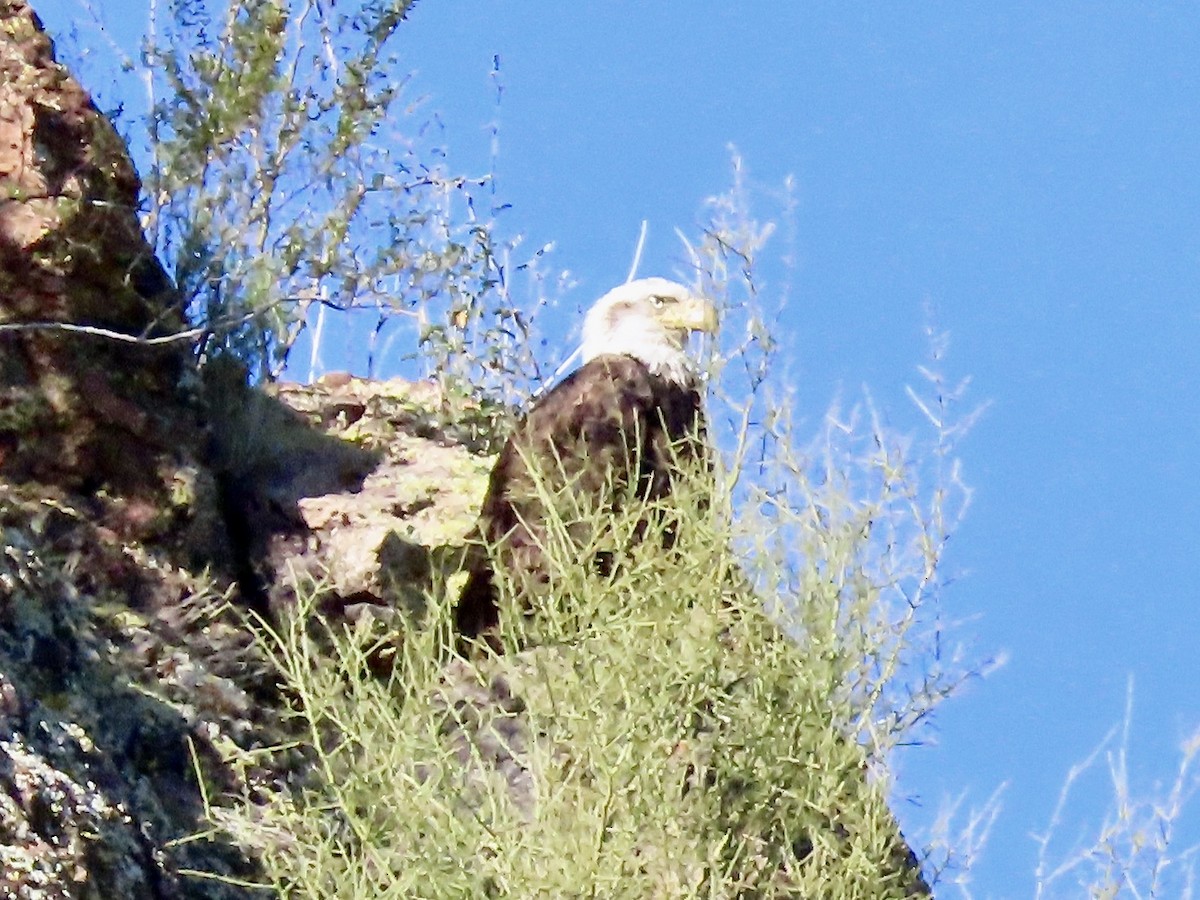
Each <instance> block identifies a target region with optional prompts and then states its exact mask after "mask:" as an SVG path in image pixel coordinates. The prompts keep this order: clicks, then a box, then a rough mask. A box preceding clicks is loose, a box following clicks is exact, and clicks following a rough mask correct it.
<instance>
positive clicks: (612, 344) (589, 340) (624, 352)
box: [580, 316, 696, 385]
mask: <svg viewBox="0 0 1200 900" xmlns="http://www.w3.org/2000/svg"><path fill="white" fill-rule="evenodd" d="M685 340H686V336H685V335H683V334H680V335H674V334H672V333H670V332H666V331H663V330H662V329H661V328H649V329H648V328H647V327H646V323H645V321H644V320H643V319H641V318H639V317H636V316H629V317H626V318H623V319H622V320H621V321H620V322H618V323H616V324H615V325H614V323H612V322H597V321H593V320H592V319H591V318H590V317H589V318H588V320H587V321H585V322H584V326H583V346H582V347H581V348H580V353H581V355H582V356H583V361H584V362H585V363H587V362H590V361H591V360H593V359H595V358H596V357H597V356H603V355H604V354H613V355H617V356H632V357H633V358H634V359H636V360H638V361H639V362H641V363H642V364H643V365H645V366H646V368H648V369H649V370H650V371H651V372H652V373H653V374H655V375H658V376H659V377H661V378H666V379H667V380H669V381H673V382H675V383H676V384H682V385H687V384H691V383H692V382H694V381H695V380H696V373H695V370H694V369H693V367H692V361H691V360H690V359H689V358H688V355H687V352H686V350H685V349H684V341H685Z"/></svg>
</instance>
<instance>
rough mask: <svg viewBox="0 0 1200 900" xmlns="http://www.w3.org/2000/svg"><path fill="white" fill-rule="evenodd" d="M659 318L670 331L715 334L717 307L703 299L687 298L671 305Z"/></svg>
mask: <svg viewBox="0 0 1200 900" xmlns="http://www.w3.org/2000/svg"><path fill="white" fill-rule="evenodd" d="M659 318H660V320H661V321H662V323H663V325H665V326H666V327H667V328H669V329H671V330H672V331H703V332H704V333H705V334H716V333H717V325H718V319H717V307H716V305H715V304H714V303H713V302H712V301H711V300H708V299H706V298H704V297H688V298H687V299H686V300H680V301H679V302H678V303H672V304H671V305H670V306H668V307H666V308H665V309H663V310H662V311H661V312H660V313H659Z"/></svg>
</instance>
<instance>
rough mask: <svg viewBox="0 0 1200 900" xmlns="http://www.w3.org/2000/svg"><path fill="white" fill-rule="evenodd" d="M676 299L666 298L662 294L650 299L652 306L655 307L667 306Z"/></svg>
mask: <svg viewBox="0 0 1200 900" xmlns="http://www.w3.org/2000/svg"><path fill="white" fill-rule="evenodd" d="M674 299H675V298H674V297H665V296H663V295H661V294H655V295H654V296H652V297H651V298H650V304H651V305H652V306H655V307H658V306H665V305H666V304H668V303H670V302H672V301H673V300H674Z"/></svg>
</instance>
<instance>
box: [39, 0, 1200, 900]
mask: <svg viewBox="0 0 1200 900" xmlns="http://www.w3.org/2000/svg"><path fill="white" fill-rule="evenodd" d="M119 6H120V4H109V7H110V9H109V11H107V12H106V16H108V17H109V18H110V19H118V18H120V19H122V23H123V24H122V25H121V27H128V23H129V22H136V21H137V19H138V17H137V16H134V15H133V14H132V13H133V12H134V11H135V10H137V11H140V10H141V9H144V7H142V5H141V4H140V3H130V4H129V12H130V16H129V17H128V18H127V19H126V18H124V17H121V16H118V15H117V12H116V8H117V7H119ZM37 8H38V9H39V11H41V12H42V13H43V14H44V15H45V16H46V18H47V19H48V20H49V21H50V23H51V25H52V27H54V26H55V23H56V22H58V23H63V22H65V21H66V20H67V19H68V18H69V17H70V15H71V13H70V11H69V10H70V9H71V8H72V7H71V5H70V4H68V3H66V2H57V3H52V4H46V3H43V4H37ZM401 44H402V46H403V48H404V52H405V54H406V58H407V60H408V62H409V63H410V64H411V67H412V68H413V69H414V70H416V72H417V77H416V82H415V84H416V87H417V89H418V90H419V91H420V92H422V93H427V94H428V95H429V96H430V99H429V102H428V106H429V108H430V109H436V110H439V111H440V112H441V117H442V119H443V121H444V122H445V126H446V140H447V142H448V144H449V146H450V148H451V164H452V167H455V168H460V169H468V170H475V171H479V172H482V171H486V167H487V165H488V162H487V156H488V140H489V138H488V134H487V131H486V128H485V126H486V124H487V123H489V122H490V121H492V120H493V119H496V118H498V120H499V122H500V127H501V132H500V156H499V177H500V192H501V195H502V196H503V198H504V199H505V200H507V201H509V202H511V203H512V204H513V209H512V210H511V211H509V212H508V213H507V214H506V215H507V216H508V219H507V224H508V226H509V227H511V228H514V229H516V230H519V231H522V232H525V233H527V234H528V235H529V236H530V238H531V239H532V240H533V241H534V242H541V241H547V240H553V241H555V243H556V251H555V256H554V259H555V261H556V263H557V264H558V265H559V266H562V267H566V268H569V269H570V270H571V271H572V272H573V273H574V274H575V276H576V278H577V279H578V280H579V282H580V286H579V288H578V289H577V290H576V292H575V294H573V295H572V300H573V301H576V302H578V303H580V304H586V303H587V302H588V301H590V299H592V298H594V297H595V296H598V295H599V294H600V293H602V292H603V291H604V290H606V289H607V288H608V287H610V286H612V285H613V284H615V283H617V282H619V281H621V280H623V279H624V277H625V272H626V269H627V268H628V266H629V261H630V255H631V250H632V246H633V243H634V241H635V238H636V235H637V229H638V226H639V223H640V222H641V221H642V220H643V219H647V220H649V222H650V228H651V232H650V240H649V243H648V246H647V248H646V255H645V258H644V262H643V266H642V272H643V274H654V273H664V274H670V272H671V271H672V269H673V267H674V264H675V261H676V258H677V256H678V244H677V243H676V241H675V239H674V237H673V236H672V228H673V227H674V226H676V225H679V226H683V227H685V228H686V227H689V226H690V225H691V224H692V223H693V222H694V220H695V217H696V214H697V211H698V209H699V206H700V203H701V201H702V199H703V198H704V197H706V196H708V195H710V194H713V193H716V192H718V191H720V190H723V189H724V188H725V187H726V185H727V184H728V181H729V161H728V160H729V155H728V150H727V145H728V144H729V143H733V144H736V146H737V147H738V149H739V150H740V151H741V153H742V155H743V156H744V158H745V160H746V163H747V165H748V166H749V169H750V171H751V174H752V176H753V177H754V178H755V179H756V181H758V182H759V183H761V184H763V185H766V186H771V185H777V184H779V183H780V182H781V181H782V179H783V178H784V177H785V176H787V175H789V174H790V175H792V176H794V179H795V184H796V191H797V199H798V207H797V211H796V235H795V250H796V253H797V267H796V270H795V272H794V273H793V286H792V294H791V299H790V305H789V307H788V309H787V311H786V313H785V315H784V316H783V317H782V319H781V321H780V323H779V327H778V335H777V336H778V338H779V339H780V340H781V341H782V343H783V345H784V347H785V348H786V354H787V355H788V356H789V358H790V372H791V373H792V377H793V378H794V380H795V383H794V385H793V386H794V388H795V391H796V396H797V398H798V400H799V401H800V404H801V412H802V413H803V414H804V415H806V416H808V417H809V418H810V419H811V420H812V421H814V422H815V421H818V420H819V418H820V416H821V414H822V413H823V411H824V410H825V408H826V406H827V404H828V403H829V401H830V400H831V399H832V398H833V397H834V396H835V395H837V394H838V393H839V392H843V393H845V394H846V395H847V396H854V394H855V393H856V392H857V391H858V389H859V386H860V385H861V384H864V383H865V384H867V385H868V386H869V387H870V388H871V390H872V392H873V393H874V395H875V396H876V398H877V400H878V401H879V402H880V404H881V405H882V406H884V407H885V408H886V409H888V410H889V412H890V413H891V414H892V415H894V417H895V418H896V419H897V420H898V421H908V420H910V419H911V412H910V411H909V410H908V409H907V408H906V406H905V404H906V401H905V399H904V394H903V386H904V385H905V384H908V383H914V382H915V380H916V373H915V368H914V367H915V365H916V364H918V363H920V362H921V361H922V360H923V358H924V353H925V345H924V339H923V337H922V327H923V325H924V322H925V319H924V312H923V309H924V307H925V305H926V304H930V305H932V307H933V308H934V309H935V310H936V315H937V320H938V324H939V325H940V326H941V327H942V328H944V329H946V330H948V331H949V332H950V334H951V339H952V345H951V354H950V362H949V369H950V370H951V372H952V373H953V374H956V375H967V374H969V375H971V376H973V378H974V382H973V397H974V399H976V400H979V401H984V400H987V401H990V402H991V404H992V405H991V407H990V409H989V410H988V412H987V414H986V416H985V417H984V418H983V420H982V421H981V422H980V423H979V425H978V426H977V427H976V429H975V430H974V432H973V433H972V435H971V436H970V438H969V439H968V441H967V442H966V444H965V445H964V447H963V454H964V456H965V464H966V477H967V479H968V481H970V483H971V484H972V485H973V486H974V487H975V489H976V493H975V503H974V506H973V508H972V510H971V512H970V515H969V517H968V519H967V521H966V523H965V525H964V526H963V528H962V529H961V531H960V532H959V533H958V534H957V536H956V537H955V539H954V544H953V548H952V554H951V558H950V564H951V567H952V568H955V569H957V570H961V571H962V572H963V573H964V574H963V577H962V578H961V579H960V580H959V581H957V583H956V584H955V585H954V587H953V588H952V590H951V594H950V602H951V604H952V609H953V610H955V611H957V612H958V613H960V614H961V615H963V616H971V617H975V618H973V619H972V621H970V622H969V624H967V625H966V626H964V629H963V632H964V634H965V635H967V636H969V637H971V638H972V640H973V643H974V644H975V646H977V647H978V648H979V651H980V653H981V654H983V653H992V652H1000V651H1004V652H1007V653H1008V655H1009V657H1010V661H1009V663H1008V665H1007V666H1006V667H1005V668H1004V669H1002V670H1001V671H1000V672H998V673H996V674H995V675H993V676H992V677H990V678H989V679H988V680H986V681H984V682H982V683H976V684H975V685H974V686H973V687H972V688H971V689H970V690H969V691H968V692H967V693H966V694H965V695H964V696H962V697H960V698H957V699H955V700H953V701H951V702H950V703H948V704H947V705H946V706H944V707H943V709H942V712H941V713H940V714H939V717H938V720H937V728H936V731H937V740H938V745H937V746H936V747H924V748H920V749H917V750H913V751H911V752H908V753H906V754H905V755H904V756H903V758H902V759H901V764H900V773H901V788H902V790H903V791H904V792H905V793H907V794H911V795H915V796H916V797H917V798H918V799H919V804H917V803H904V804H902V805H901V807H900V809H899V812H900V814H901V816H902V818H903V819H904V821H905V823H906V825H907V826H908V827H909V828H913V829H919V828H921V827H922V826H923V825H925V824H927V823H928V822H929V821H930V820H931V819H932V817H933V815H934V813H935V812H936V810H937V808H938V806H939V804H940V803H941V802H942V801H943V800H944V799H945V798H947V797H954V796H957V795H958V794H959V793H961V792H962V791H964V790H965V791H968V792H969V794H968V801H967V802H968V803H971V802H976V803H982V802H983V801H984V800H985V799H986V798H987V796H988V795H989V794H990V793H991V791H992V790H993V789H994V788H995V787H996V786H998V785H999V784H1001V783H1004V782H1007V783H1008V788H1007V790H1006V792H1005V794H1004V800H1003V802H1004V809H1003V811H1002V813H1001V816H1000V819H999V821H998V823H997V825H996V826H995V829H994V830H993V833H992V838H991V841H990V843H989V845H988V847H987V849H986V850H985V852H984V855H983V858H982V859H981V860H980V861H979V863H978V865H977V867H976V870H975V874H974V881H973V887H974V890H975V895H976V896H977V897H989V896H990V897H1010V896H1031V895H1032V893H1033V869H1034V865H1035V853H1036V847H1035V845H1034V843H1033V841H1032V840H1031V839H1030V837H1029V834H1030V833H1031V832H1036V831H1040V830H1042V829H1043V828H1044V827H1045V826H1046V824H1047V822H1048V821H1049V818H1050V815H1051V811H1052V809H1053V805H1054V801H1055V798H1056V796H1057V793H1058V790H1059V788H1060V786H1061V784H1062V783H1063V780H1064V778H1065V776H1066V773H1067V771H1068V770H1069V768H1070V767H1071V765H1072V764H1073V763H1075V762H1078V761H1079V760H1081V759H1083V758H1084V757H1085V756H1086V755H1087V754H1088V753H1089V751H1090V750H1091V749H1092V748H1093V747H1094V746H1095V744H1096V743H1097V742H1098V741H1099V740H1100V739H1101V738H1102V737H1103V735H1104V734H1105V733H1106V732H1107V731H1108V730H1109V729H1110V727H1112V726H1113V725H1115V724H1117V723H1118V722H1119V720H1120V719H1121V716H1122V713H1123V708H1124V703H1125V694H1126V687H1127V684H1128V683H1129V680H1130V679H1132V683H1133V685H1134V707H1133V723H1132V743H1131V748H1130V749H1131V759H1130V765H1131V776H1132V779H1133V782H1134V789H1135V792H1138V791H1141V792H1143V793H1145V792H1148V791H1150V790H1151V789H1152V788H1153V785H1154V782H1155V781H1156V780H1165V779H1169V778H1170V777H1171V776H1172V774H1173V769H1174V766H1175V765H1176V762H1177V753H1178V746H1179V744H1180V742H1181V741H1182V740H1184V739H1185V738H1186V737H1187V736H1189V735H1190V734H1191V733H1192V732H1193V731H1194V730H1195V729H1196V728H1197V726H1200V700H1197V690H1196V685H1197V683H1200V653H1198V651H1197V648H1200V616H1198V615H1197V610H1198V607H1200V596H1198V595H1200V588H1198V586H1197V584H1198V583H1197V578H1196V575H1195V569H1196V560H1197V555H1198V554H1197V548H1198V546H1200V475H1198V474H1197V463H1196V459H1197V447H1198V446H1200V400H1198V399H1197V389H1196V388H1197V385H1198V384H1200V354H1197V351H1196V346H1197V343H1198V342H1200V297H1198V296H1197V295H1198V293H1200V291H1198V286H1200V278H1198V276H1200V51H1198V49H1197V48H1200V7H1197V6H1195V5H1194V4H1190V3H1170V2H1154V3H1142V4H1132V3H1115V2H1088V3H1083V2H1063V0H1053V2H1021V3H1009V4H973V3H972V4H968V3H959V2H928V3H922V4H919V5H918V4H903V5H901V4H889V5H887V6H884V5H882V4H879V5H862V4H847V3H841V2H837V3H835V2H821V3H806V4H782V3H775V4H767V3H745V4H730V3H715V2H708V0H697V2H692V3H688V4H670V3H657V4H652V3H645V4H632V3H607V4H601V3H592V4H573V3H561V2H550V0H536V2H535V0H528V2H524V3H520V4H517V3H500V2H497V0H473V2H470V3H467V2H462V0H423V2H422V3H420V4H419V5H418V6H417V7H416V9H415V11H414V13H413V16H412V21H411V22H410V23H409V24H408V25H406V26H405V27H404V28H403V29H402V32H401ZM496 55H498V56H499V58H500V65H501V78H502V81H503V84H504V95H503V101H502V103H501V105H500V107H499V110H497V108H496V106H495V103H494V92H493V89H492V87H491V85H490V82H489V78H488V72H489V70H490V69H491V66H492V60H493V57H494V56H496ZM781 249H782V248H781ZM1105 792H1106V786H1105V784H1104V783H1103V778H1101V777H1095V778H1093V779H1091V780H1090V781H1087V782H1085V783H1084V784H1083V785H1082V787H1081V795H1080V801H1079V803H1078V804H1076V805H1075V806H1074V807H1071V808H1069V809H1068V812H1067V821H1066V824H1065V825H1064V827H1063V830H1062V835H1063V841H1064V842H1065V844H1067V845H1069V843H1070V842H1071V841H1072V840H1073V839H1074V837H1075V836H1076V835H1077V834H1085V833H1086V832H1087V830H1088V829H1089V828H1091V829H1092V831H1094V830H1095V828H1096V827H1097V826H1098V824H1099V815H1100V812H1101V810H1102V809H1103V803H1104V796H1105ZM1190 835H1191V837H1192V839H1193V840H1195V839H1200V827H1197V823H1196V817H1195V816H1194V815H1193V817H1192V820H1191V827H1190ZM1063 849H1064V850H1065V849H1066V846H1064V847H1063ZM1064 884H1066V885H1069V884H1070V882H1069V881H1068V882H1065V883H1064ZM953 895H954V893H953V892H952V891H950V892H947V896H953ZM1061 895H1062V896H1071V895H1072V892H1071V891H1070V890H1068V889H1065V888H1064V891H1063V893H1062V894H1061Z"/></svg>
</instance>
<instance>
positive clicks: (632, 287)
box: [580, 278, 717, 384]
mask: <svg viewBox="0 0 1200 900" xmlns="http://www.w3.org/2000/svg"><path fill="white" fill-rule="evenodd" d="M716 330H717V309H716V307H715V306H714V305H713V304H712V302H711V301H709V300H706V299H705V298H703V297H697V296H696V295H694V294H692V293H691V292H690V291H689V290H688V289H687V288H685V287H684V286H683V285H682V284H676V283H675V282H674V281H668V280H667V279H665V278H639V279H638V280H637V281H630V282H628V283H626V284H623V285H621V286H620V287H616V288H613V289H612V290H611V291H609V292H608V293H607V294H605V295H604V296H603V297H601V298H600V299H599V300H597V301H596V302H595V304H593V306H592V308H591V309H590V310H588V314H587V318H585V319H584V320H583V346H582V348H581V350H580V352H581V353H582V355H583V361H584V362H585V363H586V362H589V361H591V360H593V359H595V358H596V357H597V356H602V355H604V354H606V353H610V354H617V355H624V356H632V357H633V358H634V359H637V360H639V361H640V362H642V363H644V364H645V365H646V367H647V368H648V369H649V370H650V371H651V372H653V373H654V374H656V375H660V376H662V377H664V378H668V379H670V380H671V381H674V382H676V383H678V384H684V383H687V382H689V381H691V380H692V379H693V378H694V377H695V372H694V370H693V366H692V361H691V359H690V358H689V357H688V354H687V339H688V334H689V333H691V332H693V331H702V332H705V333H707V334H714V333H715V332H716Z"/></svg>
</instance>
